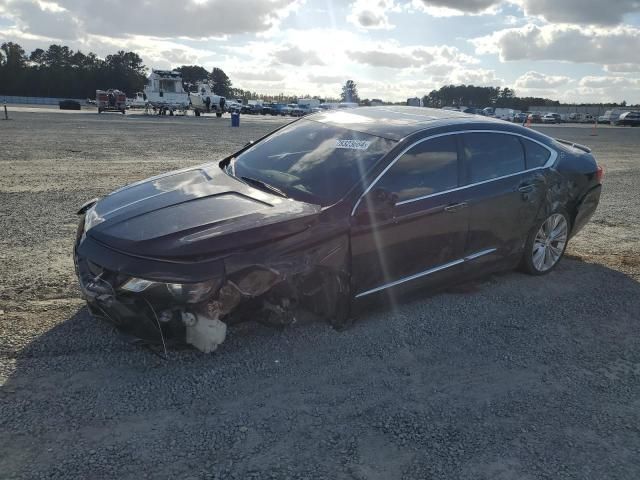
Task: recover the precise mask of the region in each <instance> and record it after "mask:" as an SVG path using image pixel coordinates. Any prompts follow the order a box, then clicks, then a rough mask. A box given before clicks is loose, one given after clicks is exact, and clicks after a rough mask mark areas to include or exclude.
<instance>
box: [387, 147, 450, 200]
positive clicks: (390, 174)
mask: <svg viewBox="0 0 640 480" xmlns="http://www.w3.org/2000/svg"><path fill="white" fill-rule="evenodd" d="M377 186H378V187H381V188H384V189H386V190H388V191H390V192H392V193H395V194H396V195H398V200H399V201H403V200H410V199H413V198H418V197H423V196H426V195H430V194H432V193H438V192H442V191H444V190H449V189H451V188H456V187H457V186H458V149H457V145H456V140H455V137H454V136H452V135H448V136H444V137H439V138H434V139H432V140H427V141H425V142H422V143H419V144H418V145H416V146H415V147H413V148H412V149H411V150H409V151H407V153H405V154H404V155H402V157H400V158H399V159H398V160H397V161H396V163H395V164H394V165H393V166H392V167H391V168H390V169H389V170H388V171H387V172H386V173H385V174H384V175H383V177H382V178H381V179H380V181H379V182H378V184H377Z"/></svg>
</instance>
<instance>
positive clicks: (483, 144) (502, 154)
mask: <svg viewBox="0 0 640 480" xmlns="http://www.w3.org/2000/svg"><path fill="white" fill-rule="evenodd" d="M463 137H464V153H465V158H466V160H467V164H468V168H469V183H476V182H482V181H484V180H491V179H492V178H498V177H502V176H504V175H510V174H512V173H517V172H521V171H522V170H524V169H525V163H524V151H523V150H522V144H521V143H520V140H519V139H518V137H516V136H515V135H506V134H500V133H465V134H464V135H463Z"/></svg>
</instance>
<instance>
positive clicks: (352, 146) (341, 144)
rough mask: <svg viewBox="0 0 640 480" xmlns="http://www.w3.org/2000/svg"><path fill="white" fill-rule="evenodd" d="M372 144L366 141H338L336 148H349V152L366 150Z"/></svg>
mask: <svg viewBox="0 0 640 480" xmlns="http://www.w3.org/2000/svg"><path fill="white" fill-rule="evenodd" d="M369 145H371V142H368V141H366V140H336V148H348V149H349V150H366V149H367V148H369Z"/></svg>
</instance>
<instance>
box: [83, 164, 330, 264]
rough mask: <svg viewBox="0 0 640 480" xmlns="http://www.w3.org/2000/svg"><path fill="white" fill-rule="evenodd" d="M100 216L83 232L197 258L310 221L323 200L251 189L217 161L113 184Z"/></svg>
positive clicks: (148, 253) (169, 256) (122, 247)
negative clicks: (123, 184) (302, 199)
mask: <svg viewBox="0 0 640 480" xmlns="http://www.w3.org/2000/svg"><path fill="white" fill-rule="evenodd" d="M95 208H96V214H97V215H98V216H99V217H101V218H102V219H104V220H103V221H102V222H101V223H99V224H98V225H96V226H95V227H93V228H92V229H91V230H90V231H89V232H88V236H90V237H91V238H93V239H94V240H97V241H99V242H100V243H102V244H104V245H106V246H108V247H111V248H113V249H116V250H119V251H121V252H123V253H128V254H132V255H137V256H144V257H148V258H157V259H166V260H175V261H199V260H202V259H206V258H211V257H213V256H218V255H221V254H224V253H225V252H231V251H234V252H235V251H238V250H241V249H249V248H252V247H254V246H257V245H259V244H261V243H265V242H268V241H272V240H275V239H277V238H281V237H285V236H289V235H292V234H295V233H298V232H300V231H302V230H304V229H306V228H308V227H309V226H310V225H311V223H312V222H313V221H315V218H316V216H317V214H318V213H319V212H320V207H319V206H317V205H311V204H307V203H304V202H298V201H295V200H292V199H285V198H281V197H278V196H275V195H272V194H270V193H267V192H263V191H262V190H258V189H255V188H253V187H251V186H249V185H246V184H245V183H243V182H240V181H238V180H236V179H235V178H233V177H230V176H228V175H226V174H225V173H224V172H222V170H220V169H219V167H218V166H217V165H215V166H214V167H211V166H209V167H207V166H205V167H203V168H197V169H191V170H183V171H179V172H175V173H170V174H167V175H163V176H160V177H153V178H150V179H148V180H144V181H142V182H138V183H135V184H133V185H130V186H127V187H124V188H122V189H120V190H117V191H115V192H113V193H111V194H109V195H108V196H106V197H105V198H103V199H102V200H101V201H99V202H98V203H97V205H96V207H95Z"/></svg>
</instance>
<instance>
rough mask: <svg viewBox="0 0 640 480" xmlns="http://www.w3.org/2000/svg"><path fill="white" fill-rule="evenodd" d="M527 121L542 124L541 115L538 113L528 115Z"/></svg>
mask: <svg viewBox="0 0 640 480" xmlns="http://www.w3.org/2000/svg"><path fill="white" fill-rule="evenodd" d="M529 120H531V123H542V114H541V113H540V112H533V113H530V114H529Z"/></svg>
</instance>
